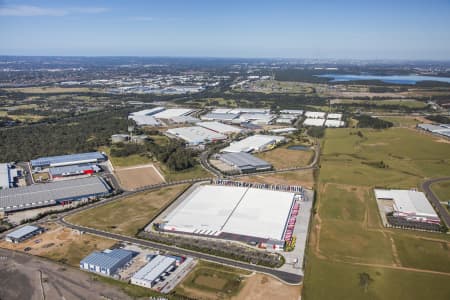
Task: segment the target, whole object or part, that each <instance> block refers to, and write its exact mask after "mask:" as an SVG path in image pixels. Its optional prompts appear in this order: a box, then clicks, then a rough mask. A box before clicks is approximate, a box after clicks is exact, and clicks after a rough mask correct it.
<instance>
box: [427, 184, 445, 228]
mask: <svg viewBox="0 0 450 300" xmlns="http://www.w3.org/2000/svg"><path fill="white" fill-rule="evenodd" d="M447 180H450V177H442V178H435V179H430V180H427V181H425V182H424V183H422V190H423V191H424V192H425V194H426V195H427V198H428V199H429V200H430V201H431V204H433V206H434V208H435V209H436V210H437V212H438V214H439V215H440V216H441V219H442V220H444V222H445V224H446V225H447V227H449V228H450V215H449V213H448V211H447V209H446V208H445V207H443V206H442V204H441V202H440V200H439V198H438V197H437V196H436V195H435V194H434V193H433V191H432V190H431V185H432V184H433V183H436V182H440V181H447Z"/></svg>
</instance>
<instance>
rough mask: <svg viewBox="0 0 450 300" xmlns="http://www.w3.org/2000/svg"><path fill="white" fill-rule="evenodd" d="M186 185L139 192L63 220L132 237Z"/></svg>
mask: <svg viewBox="0 0 450 300" xmlns="http://www.w3.org/2000/svg"><path fill="white" fill-rule="evenodd" d="M187 187H188V185H187V184H180V185H175V186H170V187H164V188H161V189H158V190H153V191H145V192H140V193H137V194H134V195H132V196H129V197H126V198H123V199H120V200H117V201H113V202H111V203H108V204H106V205H102V206H100V207H96V208H92V209H88V210H85V211H82V212H80V213H77V214H74V215H72V216H70V217H68V218H67V221H69V222H71V223H74V224H78V225H81V226H86V227H92V228H97V229H100V230H105V231H110V232H113V233H119V234H124V235H129V236H134V235H136V234H137V233H138V231H139V230H140V229H142V228H143V227H144V226H145V225H146V224H147V223H148V222H149V221H150V220H151V219H152V218H153V217H155V216H156V215H157V214H159V213H160V212H161V210H162V209H163V208H164V207H165V206H166V205H167V204H169V203H170V202H171V201H173V200H174V199H176V198H177V197H178V195H180V194H181V193H182V192H183V191H184V190H185V189H186V188H187Z"/></svg>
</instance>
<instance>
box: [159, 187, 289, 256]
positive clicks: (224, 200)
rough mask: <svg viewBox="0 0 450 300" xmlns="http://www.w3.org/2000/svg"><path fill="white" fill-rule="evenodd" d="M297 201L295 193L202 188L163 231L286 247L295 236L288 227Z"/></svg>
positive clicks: (179, 208)
mask: <svg viewBox="0 0 450 300" xmlns="http://www.w3.org/2000/svg"><path fill="white" fill-rule="evenodd" d="M296 197H297V196H296V193H294V192H286V191H279V190H269V189H260V188H255V187H248V186H234V185H202V186H198V187H197V188H196V189H195V190H194V191H192V192H190V194H189V195H187V196H186V198H185V199H184V200H183V202H182V203H181V204H179V205H178V206H177V207H175V208H174V209H173V210H172V211H170V212H169V213H168V214H167V215H166V216H165V217H164V218H163V222H162V223H161V224H160V225H159V228H160V229H162V230H164V231H169V232H179V233H188V234H195V235H203V236H208V237H216V238H223V239H229V240H237V241H243V242H256V243H264V242H267V241H269V240H273V241H277V242H278V243H279V245H283V244H284V240H285V238H286V235H287V234H292V233H291V232H289V230H290V229H288V226H289V225H290V224H289V222H290V221H291V212H292V211H293V210H294V207H295V205H296V204H297V201H296V199H297V198H296ZM291 225H292V224H291ZM278 248H280V247H278ZM281 248H282V247H281Z"/></svg>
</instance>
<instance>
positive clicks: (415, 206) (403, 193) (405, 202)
mask: <svg viewBox="0 0 450 300" xmlns="http://www.w3.org/2000/svg"><path fill="white" fill-rule="evenodd" d="M374 191H375V197H376V198H377V199H392V200H393V201H394V208H395V210H396V211H398V212H403V213H407V214H414V215H417V216H425V217H436V218H437V217H438V215H437V214H436V212H435V211H434V209H433V206H431V204H430V202H429V201H428V199H427V198H426V197H425V194H424V193H422V192H417V191H411V190H380V189H375V190H374Z"/></svg>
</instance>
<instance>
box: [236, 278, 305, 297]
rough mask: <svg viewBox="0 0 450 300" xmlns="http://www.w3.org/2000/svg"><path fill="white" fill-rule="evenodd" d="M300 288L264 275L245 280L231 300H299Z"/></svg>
mask: <svg viewBox="0 0 450 300" xmlns="http://www.w3.org/2000/svg"><path fill="white" fill-rule="evenodd" d="M300 294H301V286H291V285H287V284H284V283H282V282H281V281H279V280H277V279H275V278H273V277H271V276H268V275H264V274H255V275H254V276H252V277H250V278H247V279H246V283H245V285H244V287H243V289H242V290H241V292H240V293H239V295H237V296H235V297H233V298H232V299H233V300H244V299H245V300H251V299H255V300H256V299H287V300H288V299H289V300H290V299H299V298H300Z"/></svg>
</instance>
